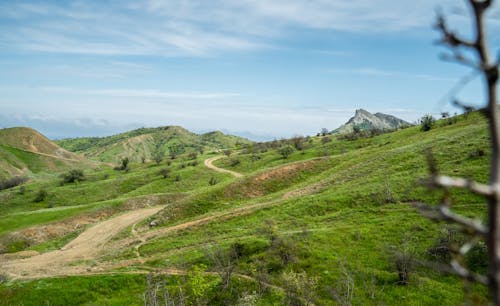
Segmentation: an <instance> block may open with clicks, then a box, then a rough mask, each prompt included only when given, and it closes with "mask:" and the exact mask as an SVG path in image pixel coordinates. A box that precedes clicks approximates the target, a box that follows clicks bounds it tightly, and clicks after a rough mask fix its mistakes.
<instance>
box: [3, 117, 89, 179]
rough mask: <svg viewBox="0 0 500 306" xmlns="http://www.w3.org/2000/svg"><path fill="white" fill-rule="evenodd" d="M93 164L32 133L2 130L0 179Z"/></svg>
mask: <svg viewBox="0 0 500 306" xmlns="http://www.w3.org/2000/svg"><path fill="white" fill-rule="evenodd" d="M90 164H91V163H89V162H87V161H85V160H84V159H83V158H82V157H80V156H78V155H76V154H74V153H71V152H68V151H66V150H64V149H63V148H61V147H59V146H58V145H56V144H55V143H53V142H52V141H50V140H49V139H47V138H46V137H45V136H43V135H42V134H40V133H39V132H37V131H35V130H33V129H30V128H24V127H19V128H8V129H0V179H7V178H9V177H13V176H33V175H36V174H41V173H54V172H61V171H63V170H66V169H69V168H71V167H88V166H89V165H90Z"/></svg>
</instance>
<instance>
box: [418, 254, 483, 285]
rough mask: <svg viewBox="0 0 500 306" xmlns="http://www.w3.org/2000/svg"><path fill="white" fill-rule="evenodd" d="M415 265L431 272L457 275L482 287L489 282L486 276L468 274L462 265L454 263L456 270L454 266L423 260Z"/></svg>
mask: <svg viewBox="0 0 500 306" xmlns="http://www.w3.org/2000/svg"><path fill="white" fill-rule="evenodd" d="M416 263H417V264H418V265H420V266H422V267H426V268H430V269H432V270H436V271H439V272H441V273H447V274H455V275H458V276H460V277H462V278H464V279H466V280H468V281H474V282H478V283H481V284H484V285H488V284H489V280H488V278H487V277H486V276H484V275H481V274H478V273H474V272H470V271H469V270H467V269H465V268H464V267H463V266H462V265H460V264H459V263H458V262H456V269H455V266H453V264H452V265H451V266H450V265H445V264H441V263H438V262H429V261H425V260H417V261H416Z"/></svg>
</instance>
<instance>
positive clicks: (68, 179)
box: [61, 169, 85, 183]
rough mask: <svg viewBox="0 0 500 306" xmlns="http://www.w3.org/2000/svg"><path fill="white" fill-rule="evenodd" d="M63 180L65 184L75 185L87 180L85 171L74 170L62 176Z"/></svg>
mask: <svg viewBox="0 0 500 306" xmlns="http://www.w3.org/2000/svg"><path fill="white" fill-rule="evenodd" d="M61 178H62V180H63V183H74V182H79V181H83V180H85V175H84V173H83V170H80V169H73V170H70V171H68V172H67V173H63V174H61Z"/></svg>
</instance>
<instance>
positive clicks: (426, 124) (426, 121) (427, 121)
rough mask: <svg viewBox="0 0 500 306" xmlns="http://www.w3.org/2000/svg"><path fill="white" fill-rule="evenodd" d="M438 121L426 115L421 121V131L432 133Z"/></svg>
mask: <svg viewBox="0 0 500 306" xmlns="http://www.w3.org/2000/svg"><path fill="white" fill-rule="evenodd" d="M435 122H436V120H435V119H434V117H432V115H425V116H423V117H422V118H421V119H420V130H422V131H423V132H427V131H430V130H431V129H432V127H433V126H434V124H435Z"/></svg>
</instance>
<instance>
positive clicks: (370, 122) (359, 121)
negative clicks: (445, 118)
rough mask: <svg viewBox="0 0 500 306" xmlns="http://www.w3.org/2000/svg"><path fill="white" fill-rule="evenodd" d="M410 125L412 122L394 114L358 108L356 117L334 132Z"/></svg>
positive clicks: (341, 132) (389, 128)
mask: <svg viewBox="0 0 500 306" xmlns="http://www.w3.org/2000/svg"><path fill="white" fill-rule="evenodd" d="M410 125H411V124H410V123H408V122H406V121H404V120H402V119H399V118H397V117H395V116H392V115H387V114H383V113H375V114H372V113H370V112H368V111H366V110H364V109H357V110H356V112H355V114H354V117H351V118H350V119H349V120H348V121H347V122H346V123H345V124H344V125H342V126H340V127H339V128H337V129H335V130H334V131H333V133H339V134H344V133H351V132H353V131H354V129H359V130H360V131H370V130H381V131H389V130H397V129H399V128H401V127H407V126H410Z"/></svg>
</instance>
